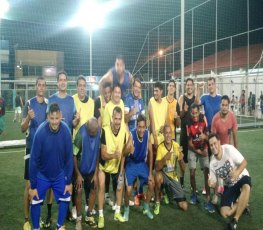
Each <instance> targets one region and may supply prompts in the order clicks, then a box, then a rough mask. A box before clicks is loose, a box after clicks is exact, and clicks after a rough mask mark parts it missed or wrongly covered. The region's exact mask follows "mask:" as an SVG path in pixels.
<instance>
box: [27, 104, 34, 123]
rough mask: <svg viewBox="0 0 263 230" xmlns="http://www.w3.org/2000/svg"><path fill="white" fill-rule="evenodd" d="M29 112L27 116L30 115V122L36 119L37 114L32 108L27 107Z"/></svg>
mask: <svg viewBox="0 0 263 230" xmlns="http://www.w3.org/2000/svg"><path fill="white" fill-rule="evenodd" d="M27 109H28V111H27V115H28V118H29V119H30V120H32V119H34V117H35V112H34V110H33V109H31V108H30V106H28V107H27Z"/></svg>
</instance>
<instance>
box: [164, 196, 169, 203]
mask: <svg viewBox="0 0 263 230" xmlns="http://www.w3.org/2000/svg"><path fill="white" fill-rule="evenodd" d="M163 199H164V203H165V204H169V197H168V195H167V194H164V196H163Z"/></svg>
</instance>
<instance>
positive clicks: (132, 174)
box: [124, 114, 154, 221]
mask: <svg viewBox="0 0 263 230" xmlns="http://www.w3.org/2000/svg"><path fill="white" fill-rule="evenodd" d="M136 123H137V124H136V129H134V130H132V131H131V134H132V139H133V145H134V151H133V152H132V153H131V154H130V155H129V156H128V157H127V158H126V166H125V171H126V172H125V176H126V193H125V210H124V218H125V220H126V221H128V220H129V198H130V196H131V193H132V187H133V183H134V182H135V180H136V179H137V177H138V178H139V179H140V186H141V187H143V185H146V184H148V191H147V195H146V199H145V200H144V202H143V208H144V214H146V215H147V216H148V217H149V218H150V219H153V214H152V213H151V211H150V208H149V202H150V200H151V197H152V194H153V189H154V188H153V187H154V178H153V176H152V161H153V152H152V145H151V139H150V134H149V131H148V130H147V129H146V128H147V122H146V117H145V116H144V115H142V114H140V115H139V116H138V118H137V120H136ZM147 157H148V159H149V160H148V164H149V166H147V163H146V161H147Z"/></svg>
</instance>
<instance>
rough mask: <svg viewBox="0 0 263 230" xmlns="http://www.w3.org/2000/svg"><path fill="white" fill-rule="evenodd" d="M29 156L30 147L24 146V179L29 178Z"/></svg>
mask: <svg viewBox="0 0 263 230" xmlns="http://www.w3.org/2000/svg"><path fill="white" fill-rule="evenodd" d="M29 158H30V149H29V148H26V149H25V156H24V160H25V171H24V179H25V180H29Z"/></svg>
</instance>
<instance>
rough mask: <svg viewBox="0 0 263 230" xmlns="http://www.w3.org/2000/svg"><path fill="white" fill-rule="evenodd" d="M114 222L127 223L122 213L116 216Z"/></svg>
mask: <svg viewBox="0 0 263 230" xmlns="http://www.w3.org/2000/svg"><path fill="white" fill-rule="evenodd" d="M114 220H116V221H119V222H121V223H123V222H125V219H124V217H123V216H122V215H121V214H120V213H115V214H114Z"/></svg>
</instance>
